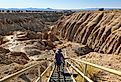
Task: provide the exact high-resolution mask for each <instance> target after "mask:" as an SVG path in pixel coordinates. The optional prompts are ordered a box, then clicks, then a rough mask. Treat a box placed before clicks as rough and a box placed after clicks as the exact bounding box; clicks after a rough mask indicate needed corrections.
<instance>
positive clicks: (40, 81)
mask: <svg viewBox="0 0 121 82" xmlns="http://www.w3.org/2000/svg"><path fill="white" fill-rule="evenodd" d="M38 77H40V80H39V82H42V78H41V74H40V65H39V66H38Z"/></svg>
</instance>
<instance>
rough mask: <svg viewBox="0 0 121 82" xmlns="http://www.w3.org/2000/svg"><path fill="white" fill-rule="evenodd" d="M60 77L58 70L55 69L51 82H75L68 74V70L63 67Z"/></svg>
mask: <svg viewBox="0 0 121 82" xmlns="http://www.w3.org/2000/svg"><path fill="white" fill-rule="evenodd" d="M59 73H60V77H58V72H57V68H55V69H54V71H53V73H52V75H51V77H50V80H49V82H73V79H72V77H71V74H69V73H68V71H67V69H66V68H64V70H63V66H62V65H61V67H60V72H59Z"/></svg>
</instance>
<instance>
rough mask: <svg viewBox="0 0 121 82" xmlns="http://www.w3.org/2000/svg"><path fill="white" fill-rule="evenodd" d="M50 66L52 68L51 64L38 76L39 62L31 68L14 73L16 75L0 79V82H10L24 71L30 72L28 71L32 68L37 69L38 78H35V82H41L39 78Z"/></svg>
mask: <svg viewBox="0 0 121 82" xmlns="http://www.w3.org/2000/svg"><path fill="white" fill-rule="evenodd" d="M51 66H52V63H51V64H50V65H49V66H48V67H47V69H46V70H45V71H44V72H43V73H42V74H40V73H41V72H40V68H41V62H37V63H36V64H34V65H31V66H29V67H26V68H24V69H22V70H20V71H18V72H16V73H13V74H11V75H8V76H6V77H4V78H2V79H0V82H10V80H11V79H13V78H15V77H19V76H20V75H22V74H24V73H25V72H26V71H28V70H30V69H32V68H34V67H38V78H37V80H36V81H35V82H42V81H41V77H42V76H43V75H44V74H45V73H46V71H47V70H48V69H49V68H50V67H51Z"/></svg>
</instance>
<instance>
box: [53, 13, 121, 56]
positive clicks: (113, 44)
mask: <svg viewBox="0 0 121 82" xmlns="http://www.w3.org/2000/svg"><path fill="white" fill-rule="evenodd" d="M55 30H58V32H59V34H60V36H61V37H62V38H64V39H67V40H69V41H74V42H79V43H82V44H84V45H87V46H88V47H89V48H91V49H94V51H97V52H102V53H115V54H119V53H121V11H82V12H79V13H74V14H72V15H70V16H67V17H64V18H62V19H61V20H59V21H58V24H57V26H56V27H55Z"/></svg>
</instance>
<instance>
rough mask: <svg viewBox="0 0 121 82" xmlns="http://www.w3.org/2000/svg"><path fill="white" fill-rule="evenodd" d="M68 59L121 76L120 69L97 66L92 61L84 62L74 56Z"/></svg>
mask: <svg viewBox="0 0 121 82" xmlns="http://www.w3.org/2000/svg"><path fill="white" fill-rule="evenodd" d="M70 59H72V60H75V61H78V62H81V63H84V64H87V65H90V66H93V67H95V68H99V69H102V70H105V71H107V72H110V73H112V74H115V75H118V76H121V72H120V71H117V70H114V69H110V68H106V67H103V66H99V65H96V64H93V63H89V62H86V61H82V60H78V59H74V58H70Z"/></svg>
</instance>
